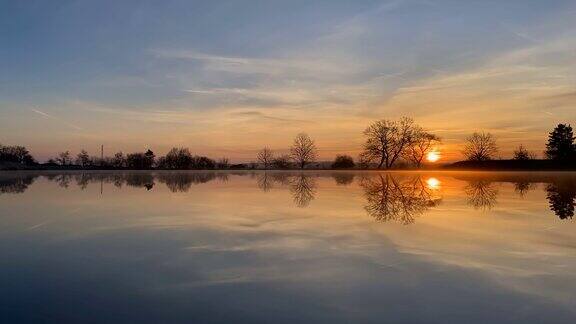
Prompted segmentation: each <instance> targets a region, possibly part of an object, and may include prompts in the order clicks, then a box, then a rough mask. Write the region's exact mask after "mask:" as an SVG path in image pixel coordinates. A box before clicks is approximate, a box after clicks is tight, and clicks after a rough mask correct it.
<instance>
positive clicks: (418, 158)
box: [404, 127, 440, 168]
mask: <svg viewBox="0 0 576 324" xmlns="http://www.w3.org/2000/svg"><path fill="white" fill-rule="evenodd" d="M439 142H440V137H438V136H436V135H434V134H431V133H429V132H427V131H425V130H424V129H423V128H421V127H415V128H414V132H413V136H412V143H411V145H409V146H408V148H407V150H406V152H405V154H404V158H406V159H407V160H409V161H411V162H412V163H414V165H415V166H416V167H418V168H420V167H421V166H422V161H423V160H424V158H425V157H426V155H427V154H428V153H430V152H431V151H432V150H433V149H434V146H436V145H437V144H438V143H439Z"/></svg>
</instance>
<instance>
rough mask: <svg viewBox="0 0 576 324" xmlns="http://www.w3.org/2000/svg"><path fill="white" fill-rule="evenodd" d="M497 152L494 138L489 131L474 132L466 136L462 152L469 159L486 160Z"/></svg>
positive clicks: (490, 158)
mask: <svg viewBox="0 0 576 324" xmlns="http://www.w3.org/2000/svg"><path fill="white" fill-rule="evenodd" d="M497 152H498V146H497V145H496V139H495V138H494V136H493V135H492V134H490V133H474V134H472V135H471V136H470V137H468V138H466V146H465V147H464V150H463V151H462V154H464V156H465V157H466V158H467V159H468V160H470V161H488V160H492V159H493V158H494V155H495V154H496V153H497Z"/></svg>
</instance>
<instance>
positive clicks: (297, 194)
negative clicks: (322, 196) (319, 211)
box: [290, 174, 316, 207]
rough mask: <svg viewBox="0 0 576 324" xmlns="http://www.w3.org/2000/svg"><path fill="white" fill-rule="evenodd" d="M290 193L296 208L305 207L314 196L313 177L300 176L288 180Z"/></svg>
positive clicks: (314, 184) (314, 183)
mask: <svg viewBox="0 0 576 324" xmlns="http://www.w3.org/2000/svg"><path fill="white" fill-rule="evenodd" d="M290 192H291V193H292V198H293V199H294V203H295V204H296V206H298V207H306V206H308V205H309V204H310V202H311V201H312V200H313V199H314V195H315V194H316V181H315V179H314V178H313V177H311V176H308V175H304V174H300V175H298V176H296V177H293V178H291V179H290Z"/></svg>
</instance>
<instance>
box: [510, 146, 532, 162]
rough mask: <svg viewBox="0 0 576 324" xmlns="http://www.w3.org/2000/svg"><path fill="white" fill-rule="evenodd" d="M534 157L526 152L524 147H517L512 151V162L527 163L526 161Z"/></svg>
mask: <svg viewBox="0 0 576 324" xmlns="http://www.w3.org/2000/svg"><path fill="white" fill-rule="evenodd" d="M534 159H535V155H534V153H532V152H530V151H528V150H527V149H526V148H525V147H524V145H520V146H518V148H517V149H516V150H515V151H514V160H519V161H527V160H534Z"/></svg>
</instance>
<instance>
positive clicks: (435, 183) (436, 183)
mask: <svg viewBox="0 0 576 324" xmlns="http://www.w3.org/2000/svg"><path fill="white" fill-rule="evenodd" d="M426 184H427V185H428V188H429V189H431V190H438V189H440V180H438V179H436V178H434V177H432V178H428V180H426Z"/></svg>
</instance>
